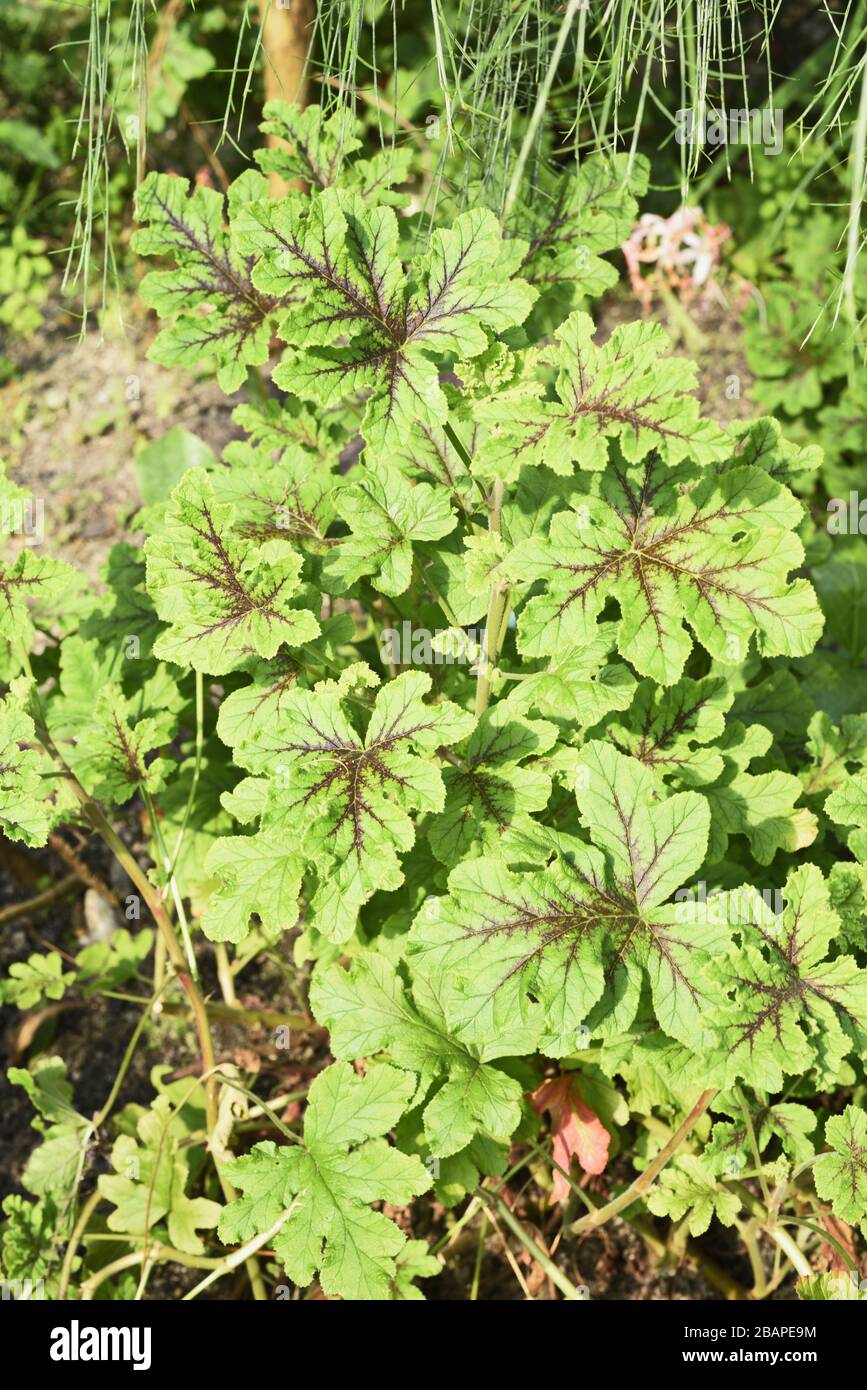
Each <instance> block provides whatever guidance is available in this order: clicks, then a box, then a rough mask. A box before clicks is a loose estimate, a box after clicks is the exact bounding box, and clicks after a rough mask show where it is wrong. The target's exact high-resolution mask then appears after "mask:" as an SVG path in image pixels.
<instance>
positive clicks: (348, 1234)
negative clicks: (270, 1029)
mask: <svg viewBox="0 0 867 1390" xmlns="http://www.w3.org/2000/svg"><path fill="white" fill-rule="evenodd" d="M414 1086H415V1081H414V1078H413V1077H412V1076H411V1075H410V1074H409V1073H408V1072H401V1071H397V1070H395V1068H393V1067H386V1066H379V1067H376V1068H375V1069H373V1070H372V1071H370V1072H368V1074H367V1075H366V1076H356V1074H355V1073H354V1072H353V1070H352V1067H350V1066H349V1065H348V1064H347V1063H343V1062H336V1063H335V1064H334V1065H333V1066H330V1067H327V1068H326V1069H325V1071H323V1072H320V1074H319V1075H318V1076H317V1078H316V1080H315V1081H314V1082H313V1085H312V1086H311V1087H310V1093H309V1098H308V1106H307V1114H306V1116H305V1120H304V1142H303V1145H299V1146H298V1147H297V1148H295V1147H291V1148H290V1147H283V1148H278V1147H277V1145H276V1144H274V1143H272V1142H270V1141H266V1142H265V1143H262V1144H255V1145H254V1146H253V1148H252V1150H251V1151H250V1153H249V1154H246V1155H244V1157H242V1158H239V1159H237V1160H236V1161H235V1163H233V1164H232V1165H231V1167H230V1168H229V1170H228V1171H229V1176H230V1178H231V1181H232V1183H233V1184H234V1186H235V1187H237V1188H239V1189H240V1190H241V1192H242V1193H243V1196H241V1197H240V1198H238V1199H237V1200H236V1201H234V1202H231V1203H230V1204H229V1206H228V1207H226V1208H225V1210H224V1212H223V1215H222V1217H221V1220H220V1237H221V1239H222V1240H224V1241H225V1242H227V1243H235V1242H242V1241H245V1240H249V1239H250V1238H251V1237H252V1236H253V1235H255V1234H256V1233H257V1232H262V1231H266V1230H267V1229H268V1228H269V1226H271V1225H273V1224H274V1222H275V1221H276V1220H277V1218H278V1217H279V1216H280V1214H281V1212H283V1211H286V1210H288V1211H290V1212H291V1214H290V1216H289V1218H288V1220H287V1221H286V1223H285V1225H284V1226H283V1227H282V1229H281V1230H280V1231H279V1232H278V1234H277V1235H276V1236H275V1237H274V1242H273V1245H274V1249H275V1251H276V1253H277V1256H278V1258H279V1259H280V1260H281V1262H282V1264H283V1267H284V1269H285V1270H286V1273H287V1274H288V1275H289V1278H290V1279H292V1280H293V1281H294V1282H295V1283H296V1284H301V1285H307V1284H309V1283H310V1282H311V1280H312V1278H313V1276H314V1274H315V1273H316V1272H317V1270H318V1271H319V1280H320V1283H321V1285H322V1288H323V1290H324V1292H325V1293H327V1294H334V1295H337V1296H339V1297H340V1298H348V1299H364V1300H371V1299H388V1298H389V1297H391V1296H392V1283H393V1281H394V1280H395V1279H396V1277H397V1265H396V1258H397V1256H398V1254H399V1253H400V1251H401V1250H402V1249H403V1247H404V1242H405V1239H406V1237H405V1236H404V1234H403V1232H402V1231H400V1230H399V1229H398V1227H397V1226H396V1225H395V1224H394V1222H392V1221H389V1219H388V1217H386V1216H385V1215H383V1213H382V1212H374V1211H371V1210H370V1203H371V1202H378V1201H384V1202H391V1203H393V1204H395V1205H398V1206H403V1205H404V1204H405V1203H407V1202H408V1201H409V1200H410V1199H411V1198H412V1197H414V1196H417V1195H418V1194H419V1193H421V1192H424V1191H426V1190H427V1188H428V1187H429V1186H430V1179H429V1177H428V1174H427V1172H426V1170H425V1168H424V1166H423V1164H422V1163H421V1161H420V1160H419V1159H418V1158H416V1157H414V1156H410V1155H408V1154H402V1153H400V1152H399V1151H398V1150H397V1149H394V1148H392V1147H390V1146H389V1144H388V1143H387V1142H386V1140H385V1139H384V1138H382V1137H381V1136H383V1135H384V1134H386V1133H387V1131H388V1130H389V1129H391V1128H392V1127H393V1126H394V1125H395V1124H396V1122H397V1120H398V1119H399V1117H400V1115H401V1114H402V1113H403V1111H404V1110H405V1109H406V1108H407V1105H408V1103H409V1100H410V1097H411V1095H412V1092H413V1089H414Z"/></svg>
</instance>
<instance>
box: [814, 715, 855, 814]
mask: <svg viewBox="0 0 867 1390" xmlns="http://www.w3.org/2000/svg"><path fill="white" fill-rule="evenodd" d="M807 751H808V752H809V754H810V764H809V766H808V767H806V768H804V770H803V771H802V772H801V774H800V775H801V781H802V783H803V786H804V795H805V796H821V795H823V794H824V793H825V792H828V791H834V790H836V789H837V788H839V787H842V786H843V784H844V783H845V782H846V781H847V780H848V778H849V775H850V772H851V771H854V770H855V769H856V768H857V767H861V766H863V764H864V762H865V761H867V715H859V714H844V715H843V718H842V719H841V720H840V726H839V728H837V727H836V726H835V725H834V723H833V721H832V720H831V719H829V717H828V715H827V714H825V713H824V712H823V711H822V710H817V711H816V713H815V714H814V715H813V718H812V719H811V720H810V728H809V737H808V739H807ZM852 765H854V766H852Z"/></svg>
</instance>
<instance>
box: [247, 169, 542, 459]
mask: <svg viewBox="0 0 867 1390" xmlns="http://www.w3.org/2000/svg"><path fill="white" fill-rule="evenodd" d="M237 240H238V244H239V246H240V247H241V249H242V251H243V252H246V253H249V254H250V255H252V256H255V257H257V258H258V261H257V265H256V269H255V271H254V273H253V279H254V282H255V284H256V286H257V287H258V292H259V293H261V294H263V295H265V296H268V297H272V298H282V299H284V300H289V299H291V300H292V301H293V304H292V307H290V308H288V309H287V311H286V313H285V314H283V315H282V317H281V320H280V327H279V332H280V334H281V336H282V337H283V338H284V339H285V340H286V342H288V343H290V344H291V345H292V350H291V351H290V352H288V353H287V354H286V355H285V356H284V360H283V362H281V364H280V366H279V367H278V368H277V369H276V371H275V373H274V381H275V382H276V384H277V385H278V386H281V387H284V388H285V389H287V390H290V391H293V392H295V393H296V394H297V395H300V396H303V397H305V398H306V399H310V400H315V401H318V402H319V403H320V404H322V405H330V404H332V403H334V402H337V401H343V400H346V399H347V398H349V397H355V396H358V395H359V394H363V395H364V396H365V397H366V398H367V410H366V414H365V418H364V423H363V426H362V430H363V433H364V437H365V439H366V440H367V442H368V444H370V445H374V446H375V445H379V444H382V443H385V442H393V441H394V440H395V439H398V438H400V436H401V435H402V434H403V433H404V432H405V431H406V430H408V429H410V428H411V427H412V428H414V427H415V425H416V423H417V422H421V423H423V424H424V425H425V426H427V427H435V426H437V425H442V424H443V423H444V422H445V419H446V414H447V409H446V401H445V397H444V395H443V393H442V390H441V389H440V386H439V382H438V373H437V367H436V365H435V362H434V361H432V360H431V355H433V356H436V357H438V358H442V357H443V356H444V355H445V354H447V353H458V354H460V355H462V356H464V357H473V356H475V355H476V354H478V353H480V352H481V351H482V350H483V349H484V348H485V347H486V346H487V343H488V335H487V330H490V331H492V332H499V331H501V330H503V329H506V328H510V327H512V326H513V325H514V324H518V323H521V322H522V320H523V319H524V318H525V317H526V315H527V312H528V310H529V308H530V305H531V304H532V302H533V297H534V294H533V291H532V290H531V289H530V287H529V286H528V285H527V284H526V283H525V282H524V281H522V280H519V279H514V278H513V272H514V270H515V265H516V259H517V257H516V252H517V253H518V255H519V254H520V246H519V244H518V243H514V244H508V243H503V241H502V239H501V237H500V231H499V228H498V226H497V222H496V219H495V218H494V216H493V214H492V213H489V212H487V211H483V210H476V211H473V212H467V213H463V214H462V215H461V216H460V217H459V218H457V220H456V221H455V223H454V225H453V226H452V227H450V228H441V229H438V230H437V231H435V232H433V234H432V236H431V242H430V249H429V251H428V252H427V253H426V254H424V255H422V256H419V257H416V259H415V260H414V262H413V270H412V275H411V276H407V275H406V274H405V273H404V270H403V266H402V263H401V259H400V254H399V246H398V224H397V219H396V217H395V215H394V212H393V211H392V210H391V208H386V207H372V208H371V207H367V206H365V204H364V203H363V202H362V201H361V199H359V198H358V197H357V196H351V195H344V194H338V193H336V192H335V191H334V190H333V189H326V190H325V191H324V192H323V193H321V194H320V195H318V196H317V197H316V198H313V199H307V198H302V197H301V196H300V195H297V194H296V195H292V196H290V197H289V198H285V199H281V200H279V201H274V200H265V201H262V202H259V203H255V204H253V205H252V206H250V207H248V208H247V209H245V213H244V217H243V220H242V223H241V224H240V225H239V227H238V231H237Z"/></svg>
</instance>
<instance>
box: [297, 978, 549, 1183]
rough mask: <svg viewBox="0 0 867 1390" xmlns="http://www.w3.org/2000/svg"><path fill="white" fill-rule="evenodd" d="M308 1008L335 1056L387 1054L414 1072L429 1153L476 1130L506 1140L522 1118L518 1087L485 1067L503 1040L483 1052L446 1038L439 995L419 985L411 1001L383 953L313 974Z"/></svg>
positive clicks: (453, 1147)
mask: <svg viewBox="0 0 867 1390" xmlns="http://www.w3.org/2000/svg"><path fill="white" fill-rule="evenodd" d="M310 1003H311V1007H312V1009H313V1012H314V1014H315V1016H316V1018H317V1019H318V1020H319V1021H320V1022H321V1023H324V1024H325V1026H326V1027H327V1028H328V1030H329V1033H330V1035H331V1039H330V1043H331V1051H332V1053H333V1055H334V1056H335V1057H339V1058H340V1057H345V1058H355V1057H365V1056H373V1055H374V1054H376V1053H380V1052H385V1053H387V1055H388V1059H389V1061H392V1062H395V1063H396V1064H397V1065H398V1066H399V1067H403V1068H406V1069H407V1070H409V1071H413V1072H416V1073H418V1076H419V1092H420V1093H421V1094H422V1095H426V1096H427V1101H426V1105H425V1107H424V1133H425V1139H426V1141H427V1143H428V1145H429V1148H430V1152H431V1153H432V1154H436V1155H437V1156H439V1157H442V1158H445V1157H448V1156H449V1155H451V1154H455V1153H457V1152H458V1151H459V1150H461V1149H463V1148H465V1147H466V1145H468V1144H469V1143H470V1141H471V1140H472V1139H473V1138H474V1136H475V1135H476V1134H477V1133H479V1132H481V1133H483V1134H486V1135H488V1136H489V1137H491V1138H493V1139H496V1140H500V1141H505V1140H508V1139H510V1138H511V1136H512V1134H513V1133H514V1131H515V1129H516V1128H517V1126H518V1124H519V1122H520V1119H521V1086H520V1083H519V1082H517V1081H514V1080H513V1079H512V1078H511V1077H510V1076H506V1074H505V1073H504V1072H501V1071H499V1070H498V1069H497V1068H496V1067H492V1066H491V1065H490V1062H491V1061H493V1060H494V1059H496V1058H497V1057H499V1056H503V1055H504V1049H507V1048H508V1040H506V1041H505V1043H504V1042H503V1041H502V1040H500V1039H496V1040H492V1041H491V1042H489V1043H488V1045H487V1046H486V1047H484V1048H481V1049H479V1048H475V1047H472V1046H467V1045H465V1044H462V1043H461V1042H459V1041H458V1040H457V1039H456V1038H454V1037H453V1036H452V1035H451V1034H450V1033H449V1030H448V1027H447V1025H446V1022H445V1019H444V1017H443V1013H442V1010H441V1007H440V1004H439V1000H438V999H437V997H436V994H435V993H434V992H433V991H431V990H430V989H429V988H428V989H424V988H421V987H420V990H419V992H418V993H417V994H416V997H415V1000H414V1001H413V1000H411V999H410V997H409V995H408V993H407V991H406V990H405V988H404V986H403V984H402V982H401V980H400V977H399V976H398V974H397V971H396V969H395V967H394V966H393V965H392V964H390V963H389V962H388V961H387V960H386V959H385V958H384V957H383V956H379V955H377V954H376V953H374V952H370V953H368V955H367V956H364V957H359V958H357V959H356V960H354V961H353V962H352V964H351V966H350V969H349V970H344V969H342V967H340V966H338V965H335V966H332V967H331V968H330V969H328V970H319V971H317V973H316V975H315V976H314V980H313V986H312V989H311V992H310ZM431 1088H433V1094H431Z"/></svg>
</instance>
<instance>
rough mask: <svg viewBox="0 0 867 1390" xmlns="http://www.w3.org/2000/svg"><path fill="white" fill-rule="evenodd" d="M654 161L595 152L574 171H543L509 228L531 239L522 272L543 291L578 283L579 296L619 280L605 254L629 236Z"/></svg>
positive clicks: (511, 220)
mask: <svg viewBox="0 0 867 1390" xmlns="http://www.w3.org/2000/svg"><path fill="white" fill-rule="evenodd" d="M649 173H650V166H649V164H648V162H647V160H646V159H645V158H644V156H643V155H638V156H637V158H635V159H633V158H632V157H631V156H630V155H626V154H618V155H614V157H613V158H611V159H609V158H607V157H606V156H604V155H600V154H593V155H590V156H589V157H588V158H587V159H583V160H582V162H581V164H580V166H579V167H578V168H577V170H576V171H575V173H574V174H572V173H569V174H565V175H562V176H560V177H559V178H552V177H550V176H547V175H545V174H542V176H541V178H540V181H539V184H538V185H537V186H536V187H534V188H533V189H532V195H531V196H526V195H525V196H524V197H522V198H520V199H519V201H518V203H517V205H516V207H515V211H514V213H513V215H512V217H511V218H510V221H509V229H510V233H511V234H513V235H517V236H519V237H521V238H522V239H523V240H524V241H526V242H527V250H526V251H525V253H524V259H523V261H522V263H521V267H520V274H521V275H523V276H524V277H525V279H527V280H529V282H530V284H531V285H537V286H538V287H539V289H540V290H541V291H543V292H544V291H545V290H549V289H556V290H557V291H558V293H562V289H561V287H562V286H563V285H564V284H565V285H569V284H571V283H573V282H574V283H575V285H576V289H577V291H578V293H579V294H581V295H598V294H601V293H602V292H603V290H606V289H609V288H610V287H611V286H612V285H613V284H616V282H617V271H616V269H615V267H614V266H613V265H611V264H610V262H608V261H604V260H602V259H601V257H602V255H603V254H604V253H605V252H606V251H613V250H615V249H616V248H617V247H619V246H620V244H621V242H623V241H625V240H626V238H627V237H628V235H629V233H630V231H631V230H632V225H633V223H634V221H635V218H636V215H637V211H638V207H637V204H636V201H635V196H634V195H641V194H643V193H645V192H646V190H647V181H648V176H649Z"/></svg>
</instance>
